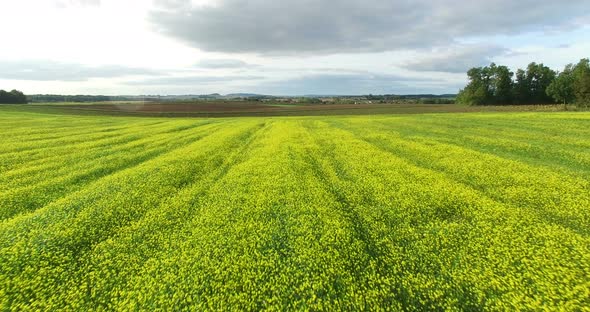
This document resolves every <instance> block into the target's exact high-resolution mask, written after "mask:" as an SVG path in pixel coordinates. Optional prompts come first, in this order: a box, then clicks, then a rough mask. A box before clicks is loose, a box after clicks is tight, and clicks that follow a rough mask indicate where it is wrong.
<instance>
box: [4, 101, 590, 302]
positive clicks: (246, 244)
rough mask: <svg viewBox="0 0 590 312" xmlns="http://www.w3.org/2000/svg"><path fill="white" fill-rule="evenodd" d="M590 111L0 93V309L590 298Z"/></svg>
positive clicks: (531, 300) (530, 300)
mask: <svg viewBox="0 0 590 312" xmlns="http://www.w3.org/2000/svg"><path fill="white" fill-rule="evenodd" d="M589 235H590V113H581V112H578V113H538V112H536V113H534V112H531V113H465V114H421V115H420V114H419V115H399V116H394V115H380V116H348V117H347V116H332V117H313V116H311V117H264V118H262V117H261V118H216V119H203V118H174V119H166V118H148V117H116V116H92V115H86V116H75V115H63V116H61V115H59V114H44V113H34V112H26V111H25V110H18V109H13V108H11V109H0V310H2V311H10V310H14V311H22V310H39V311H48V310H76V311H87V310H88V311H96V310H113V309H114V310H123V311H127V310H162V309H163V310H170V309H174V310H191V311H194V310H234V309H240V310H264V309H269V310H307V309H310V310H366V309H370V310H380V309H383V310H420V311H432V310H475V311H477V310H506V311H511V310H540V309H546V310H565V311H580V310H586V311H589V307H590V236H589Z"/></svg>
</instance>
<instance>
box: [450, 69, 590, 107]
mask: <svg viewBox="0 0 590 312" xmlns="http://www.w3.org/2000/svg"><path fill="white" fill-rule="evenodd" d="M467 76H468V78H469V84H468V85H467V86H466V87H465V88H464V89H463V90H461V91H460V92H459V94H458V95H457V103H460V104H467V105H510V104H516V105H526V104H555V103H560V104H564V105H567V104H577V105H578V106H581V107H588V106H590V60H589V59H582V60H580V62H578V63H577V64H568V65H567V66H566V67H565V68H564V70H563V71H561V72H557V71H554V70H552V69H551V68H549V67H547V66H545V65H543V64H542V63H541V64H537V63H534V62H533V63H530V64H529V65H528V66H527V68H526V70H525V69H518V70H517V71H516V74H515V73H513V72H512V71H510V69H509V68H508V67H506V66H500V65H496V64H494V63H492V64H491V65H490V66H485V67H476V68H472V69H470V70H469V71H468V72H467Z"/></svg>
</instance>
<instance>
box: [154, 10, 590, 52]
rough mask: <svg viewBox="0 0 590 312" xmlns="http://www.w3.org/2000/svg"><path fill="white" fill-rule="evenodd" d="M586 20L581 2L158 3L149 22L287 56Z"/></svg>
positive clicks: (209, 45) (206, 43)
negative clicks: (578, 19) (157, 7)
mask: <svg viewBox="0 0 590 312" xmlns="http://www.w3.org/2000/svg"><path fill="white" fill-rule="evenodd" d="M589 13H590V5H588V0H571V1H567V2H563V1H553V0H520V1H514V0H472V1H464V0H439V1H430V0H364V1H360V0H339V1H331V0H282V1H268V0H218V1H216V2H215V4H214V5H210V6H193V5H191V1H190V0H173V1H171V0H160V1H159V9H157V10H154V11H153V12H152V13H151V14H150V18H149V19H150V21H151V22H152V24H153V25H154V26H155V28H156V29H157V30H158V31H160V32H161V33H163V34H167V35H170V36H172V37H176V38H179V39H181V40H184V41H186V42H188V43H190V44H192V45H193V46H195V47H198V48H200V49H202V50H206V51H220V52H230V53H241V52H253V53H261V54H294V53H342V52H374V51H390V50H399V49H412V48H423V47H431V46H441V45H447V44H452V43H454V42H456V40H457V39H458V38H470V37H482V36H489V35H502V34H508V35H512V34H517V33H523V32H530V31H544V30H545V31H546V30H547V29H559V27H563V26H564V25H571V23H570V22H569V21H571V20H572V19H577V18H578V17H583V16H587V15H588V14H589ZM585 23H586V24H587V22H585ZM578 27H579V26H578Z"/></svg>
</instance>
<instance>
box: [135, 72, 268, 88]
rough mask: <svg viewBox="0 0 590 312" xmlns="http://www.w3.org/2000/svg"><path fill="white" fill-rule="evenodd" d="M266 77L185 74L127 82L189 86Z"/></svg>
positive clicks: (139, 84)
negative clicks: (182, 75)
mask: <svg viewBox="0 0 590 312" xmlns="http://www.w3.org/2000/svg"><path fill="white" fill-rule="evenodd" d="M260 79H264V77H262V76H237V75H236V76H228V75H225V76H184V77H162V78H152V79H142V80H136V81H129V82H126V83H125V84H127V85H133V86H189V85H199V84H214V83H230V82H239V81H251V80H260Z"/></svg>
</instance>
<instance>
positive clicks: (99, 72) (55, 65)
mask: <svg viewBox="0 0 590 312" xmlns="http://www.w3.org/2000/svg"><path fill="white" fill-rule="evenodd" d="M160 74H161V73H160V72H158V71H154V70H150V69H144V68H134V67H125V66H118V65H103V66H87V65H82V64H75V63H62V62H53V61H47V60H34V61H15V62H7V61H1V62H0V79H12V80H31V81H86V80H88V79H91V78H117V77H125V76H153V75H160Z"/></svg>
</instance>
